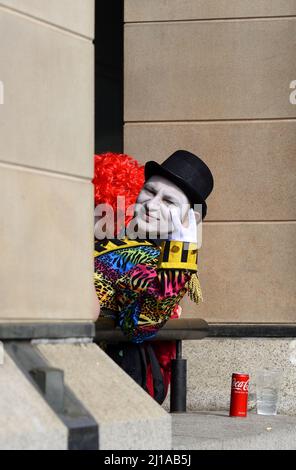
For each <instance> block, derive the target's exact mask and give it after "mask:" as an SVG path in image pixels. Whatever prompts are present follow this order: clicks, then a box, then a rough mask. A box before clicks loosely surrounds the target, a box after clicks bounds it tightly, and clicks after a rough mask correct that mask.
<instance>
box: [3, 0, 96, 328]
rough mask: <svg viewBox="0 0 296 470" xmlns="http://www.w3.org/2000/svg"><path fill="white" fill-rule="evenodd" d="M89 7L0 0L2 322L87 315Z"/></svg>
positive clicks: (91, 104) (91, 95) (89, 314)
mask: <svg viewBox="0 0 296 470" xmlns="http://www.w3.org/2000/svg"><path fill="white" fill-rule="evenodd" d="M70 3H71V5H70ZM93 9H94V2H93V1H91V0H87V1H81V0H72V1H71V2H69V1H64V0H62V1H55V0H54V1H52V2H47V1H38V2H35V1H27V2H23V1H11V2H9V1H7V2H0V55H1V71H0V80H1V81H2V83H3V85H4V103H3V104H1V105H0V186H1V190H2V191H1V194H2V196H1V198H0V210H1V225H0V246H1V261H2V262H1V267H0V285H1V287H0V292H1V295H0V321H5V322H7V321H14V322H15V321H73V320H74V321H91V320H92V318H93V280H92V277H93V276H92V272H93V262H92V249H93V240H92V233H93V220H92V213H93V188H92V184H91V178H92V172H93V151H94V136H93V119H94V116H93V107H94V92H93V88H94V86H93V81H94V74H93V70H94V65H93V44H92V37H93V30H94V27H93V23H94V15H93Z"/></svg>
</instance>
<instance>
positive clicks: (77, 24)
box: [0, 0, 95, 39]
mask: <svg viewBox="0 0 296 470" xmlns="http://www.w3.org/2000/svg"><path fill="white" fill-rule="evenodd" d="M0 6H4V7H6V8H10V9H12V10H14V11H15V12H19V13H20V14H25V15H30V16H32V17H33V18H36V19H38V20H41V21H46V22H47V23H51V24H52V25H55V26H58V27H60V28H63V29H66V30H69V31H73V32H74V33H78V34H81V35H83V36H86V37H88V38H89V39H92V38H93V37H94V6H95V5H94V1H93V0H1V2H0Z"/></svg>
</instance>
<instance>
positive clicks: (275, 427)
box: [172, 411, 296, 450]
mask: <svg viewBox="0 0 296 470" xmlns="http://www.w3.org/2000/svg"><path fill="white" fill-rule="evenodd" d="M172 420H173V449H174V450H195V449H197V450H295V449H296V416H285V415H277V416H262V415H257V414H255V413H253V412H252V413H249V415H248V417H247V418H230V417H229V416H228V412H227V411H215V412H195V413H180V414H177V413H176V414H173V415H172Z"/></svg>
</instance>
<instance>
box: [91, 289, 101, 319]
mask: <svg viewBox="0 0 296 470" xmlns="http://www.w3.org/2000/svg"><path fill="white" fill-rule="evenodd" d="M93 299H94V306H93V315H92V317H93V321H96V320H97V319H98V318H99V315H100V302H99V299H98V294H97V292H96V289H94V298H93Z"/></svg>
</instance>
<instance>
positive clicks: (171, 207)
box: [134, 175, 190, 239]
mask: <svg viewBox="0 0 296 470" xmlns="http://www.w3.org/2000/svg"><path fill="white" fill-rule="evenodd" d="M189 208H190V202H189V199H188V197H187V196H186V195H185V194H184V193H183V191H182V190H181V189H180V188H179V187H178V186H176V185H175V184H174V183H172V182H171V181H169V180H168V179H166V178H163V177H162V176H158V175H155V176H152V177H151V178H149V179H148V180H147V181H146V183H145V185H144V186H143V188H142V190H141V192H140V194H139V196H138V199H137V203H136V208H135V213H134V217H135V219H134V220H135V222H136V224H137V225H138V233H139V235H140V238H147V236H148V238H151V239H153V238H154V239H156V238H160V239H167V238H168V235H169V234H170V233H171V232H172V231H173V229H174V227H173V224H172V211H173V212H174V217H176V216H177V218H178V219H179V221H180V223H181V224H182V225H184V226H186V225H187V224H188V211H189Z"/></svg>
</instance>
